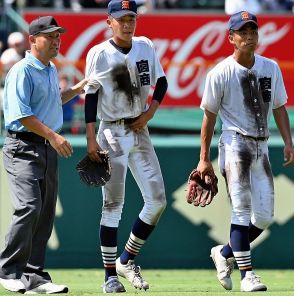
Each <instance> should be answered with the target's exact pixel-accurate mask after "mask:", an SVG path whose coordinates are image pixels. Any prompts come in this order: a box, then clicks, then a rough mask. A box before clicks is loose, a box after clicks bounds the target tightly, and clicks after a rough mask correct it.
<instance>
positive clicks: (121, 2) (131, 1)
mask: <svg viewBox="0 0 294 296" xmlns="http://www.w3.org/2000/svg"><path fill="white" fill-rule="evenodd" d="M108 14H109V15H111V16H112V17H114V18H120V17H122V16H124V15H128V14H131V15H137V4H136V1H135V0H111V1H110V2H109V3H108Z"/></svg>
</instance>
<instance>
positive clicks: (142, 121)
mask: <svg viewBox="0 0 294 296" xmlns="http://www.w3.org/2000/svg"><path fill="white" fill-rule="evenodd" d="M148 121H149V117H148V114H146V113H142V114H141V115H140V116H139V117H138V119H137V120H136V121H134V122H133V123H131V124H130V125H129V128H130V129H131V130H132V131H134V132H136V133H140V132H141V131H142V130H143V129H144V127H145V126H146V125H147V122H148Z"/></svg>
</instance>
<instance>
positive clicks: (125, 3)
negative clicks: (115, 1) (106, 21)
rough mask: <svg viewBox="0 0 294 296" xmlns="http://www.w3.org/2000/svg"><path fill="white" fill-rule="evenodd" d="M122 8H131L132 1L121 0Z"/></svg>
mask: <svg viewBox="0 0 294 296" xmlns="http://www.w3.org/2000/svg"><path fill="white" fill-rule="evenodd" d="M121 8H122V9H130V3H129V1H122V2H121Z"/></svg>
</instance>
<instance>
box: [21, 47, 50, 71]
mask: <svg viewBox="0 0 294 296" xmlns="http://www.w3.org/2000/svg"><path fill="white" fill-rule="evenodd" d="M25 57H26V59H27V61H28V62H29V64H31V65H32V66H34V67H35V68H37V69H38V70H44V69H45V68H46V67H48V66H49V67H50V66H51V63H49V65H48V66H45V65H44V64H43V63H42V62H41V61H39V60H38V59H37V58H36V57H35V56H33V55H32V53H31V51H30V50H27V51H26V56H25Z"/></svg>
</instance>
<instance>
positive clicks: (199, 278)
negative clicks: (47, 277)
mask: <svg viewBox="0 0 294 296" xmlns="http://www.w3.org/2000/svg"><path fill="white" fill-rule="evenodd" d="M50 274H51V276H52V278H53V280H54V281H55V282H56V283H62V284H67V285H68V286H69V288H70V292H69V295H72V296H88V295H95V296H97V295H104V294H103V293H102V289H101V284H102V281H103V277H104V272H103V271H102V270H96V269H68V270H65V269H63V270H56V269H54V270H50ZM258 274H259V275H260V276H262V280H263V282H264V283H265V284H266V285H267V286H268V291H267V292H255V293H254V295H261V294H263V295H269V296H273V295H275V296H285V295H293V296H294V281H293V279H294V270H258ZM143 275H144V278H145V279H146V280H147V281H148V282H149V284H150V289H149V290H148V291H140V290H136V289H134V288H133V287H131V286H130V285H129V284H128V282H126V281H125V280H124V279H122V282H123V284H124V286H125V288H126V290H127V292H126V293H124V294H123V295H138V296H140V295H146V296H169V295H171V296H176V295H177V296H185V295H191V296H192V295H193V296H198V295H207V296H213V295H217V296H219V295H227V296H228V295H229V296H233V295H240V294H242V295H244V293H241V292H239V286H240V285H239V274H238V272H236V271H235V272H234V274H233V283H234V287H233V291H226V290H224V289H223V288H222V287H221V286H220V285H219V283H218V281H217V280H216V277H215V271H214V270H144V271H143ZM4 295H5V296H8V295H20V294H18V293H11V292H7V291H5V290H4V289H3V288H2V287H1V288H0V296H4Z"/></svg>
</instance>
